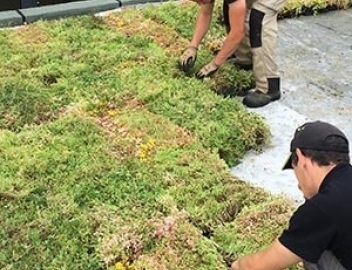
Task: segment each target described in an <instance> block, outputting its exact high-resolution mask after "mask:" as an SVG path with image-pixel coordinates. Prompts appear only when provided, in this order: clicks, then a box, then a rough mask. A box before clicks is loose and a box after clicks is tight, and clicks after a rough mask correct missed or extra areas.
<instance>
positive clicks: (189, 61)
mask: <svg viewBox="0 0 352 270" xmlns="http://www.w3.org/2000/svg"><path fill="white" fill-rule="evenodd" d="M197 50H198V49H197V48H196V47H193V46H189V47H188V48H187V49H186V50H185V51H184V52H183V54H182V56H181V59H180V68H181V70H182V71H183V72H188V71H190V70H191V68H192V67H193V66H194V64H195V63H196V60H197Z"/></svg>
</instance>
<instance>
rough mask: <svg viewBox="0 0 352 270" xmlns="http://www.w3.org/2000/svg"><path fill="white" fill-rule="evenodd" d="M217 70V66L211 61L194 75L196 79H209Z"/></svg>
mask: <svg viewBox="0 0 352 270" xmlns="http://www.w3.org/2000/svg"><path fill="white" fill-rule="evenodd" d="M218 68H219V66H218V65H217V64H215V63H214V61H211V62H210V63H209V64H207V65H205V66H204V67H202V69H201V70H199V71H198V72H197V73H196V78H197V79H203V78H205V77H211V76H212V75H214V74H215V72H216V71H217V70H218Z"/></svg>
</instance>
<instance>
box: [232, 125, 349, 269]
mask: <svg viewBox="0 0 352 270" xmlns="http://www.w3.org/2000/svg"><path fill="white" fill-rule="evenodd" d="M290 150H291V154H290V156H289V158H288V160H287V162H286V163H285V165H284V167H283V169H293V170H294V173H295V175H296V178H297V180H298V187H299V189H300V190H301V191H302V193H303V195H304V197H305V202H304V203H303V204H302V205H301V206H300V207H299V208H298V209H297V210H296V211H295V212H294V214H293V215H292V217H291V219H290V223H289V226H288V228H287V229H285V230H284V231H283V233H282V234H281V235H280V236H279V237H278V239H277V240H275V241H274V242H273V243H272V244H271V245H270V246H269V247H267V248H265V249H264V250H262V251H259V252H257V253H254V254H251V255H247V256H244V257H242V258H239V259H238V260H236V261H235V262H233V263H232V265H231V270H246V269H248V270H249V269H250V270H254V269H255V270H257V269H258V270H261V269H263V270H264V269H265V270H279V269H285V268H288V267H289V266H291V265H294V264H296V263H298V262H300V261H302V262H303V266H304V268H305V269H307V270H352V234H351V232H350V230H351V228H352V203H351V194H352V166H351V164H350V156H349V143H348V140H347V137H346V136H345V134H344V133H343V132H342V131H341V130H340V129H338V128H337V127H336V126H333V125H331V124H329V123H326V122H321V121H315V122H309V123H305V124H304V125H302V126H300V127H299V128H298V129H297V130H296V131H295V135H294V137H293V139H292V141H291V147H290Z"/></svg>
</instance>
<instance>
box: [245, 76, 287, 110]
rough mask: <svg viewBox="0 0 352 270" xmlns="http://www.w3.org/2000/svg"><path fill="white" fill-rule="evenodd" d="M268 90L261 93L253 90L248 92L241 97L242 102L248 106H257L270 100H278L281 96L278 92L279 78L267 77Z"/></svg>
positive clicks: (263, 104)
mask: <svg viewBox="0 0 352 270" xmlns="http://www.w3.org/2000/svg"><path fill="white" fill-rule="evenodd" d="M267 81H268V92H267V93H263V92H261V91H258V90H255V91H253V92H249V93H248V94H247V95H246V96H245V97H244V99H243V104H244V105H246V106H247V107H249V108H259V107H263V106H265V105H267V104H269V103H270V102H272V101H275V100H278V99H280V97H281V93H280V78H268V79H267Z"/></svg>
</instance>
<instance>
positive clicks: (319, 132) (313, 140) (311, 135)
mask: <svg viewBox="0 0 352 270" xmlns="http://www.w3.org/2000/svg"><path fill="white" fill-rule="evenodd" d="M331 136H337V137H341V138H343V139H345V140H346V145H334V144H331V143H329V142H327V139H328V138H329V137H331ZM296 148H300V149H306V150H315V151H327V152H339V153H349V147H348V139H347V137H346V135H345V134H344V133H343V132H342V131H341V130H340V129H338V128H337V127H335V126H333V125H331V124H329V123H326V122H321V121H315V122H308V123H305V124H303V125H302V126H300V127H298V128H297V129H296V131H295V135H294V137H293V139H292V141H291V147H290V151H291V154H290V156H289V157H288V159H287V161H286V163H285V165H284V166H283V168H282V169H283V170H285V169H292V152H293V151H295V150H296Z"/></svg>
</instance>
